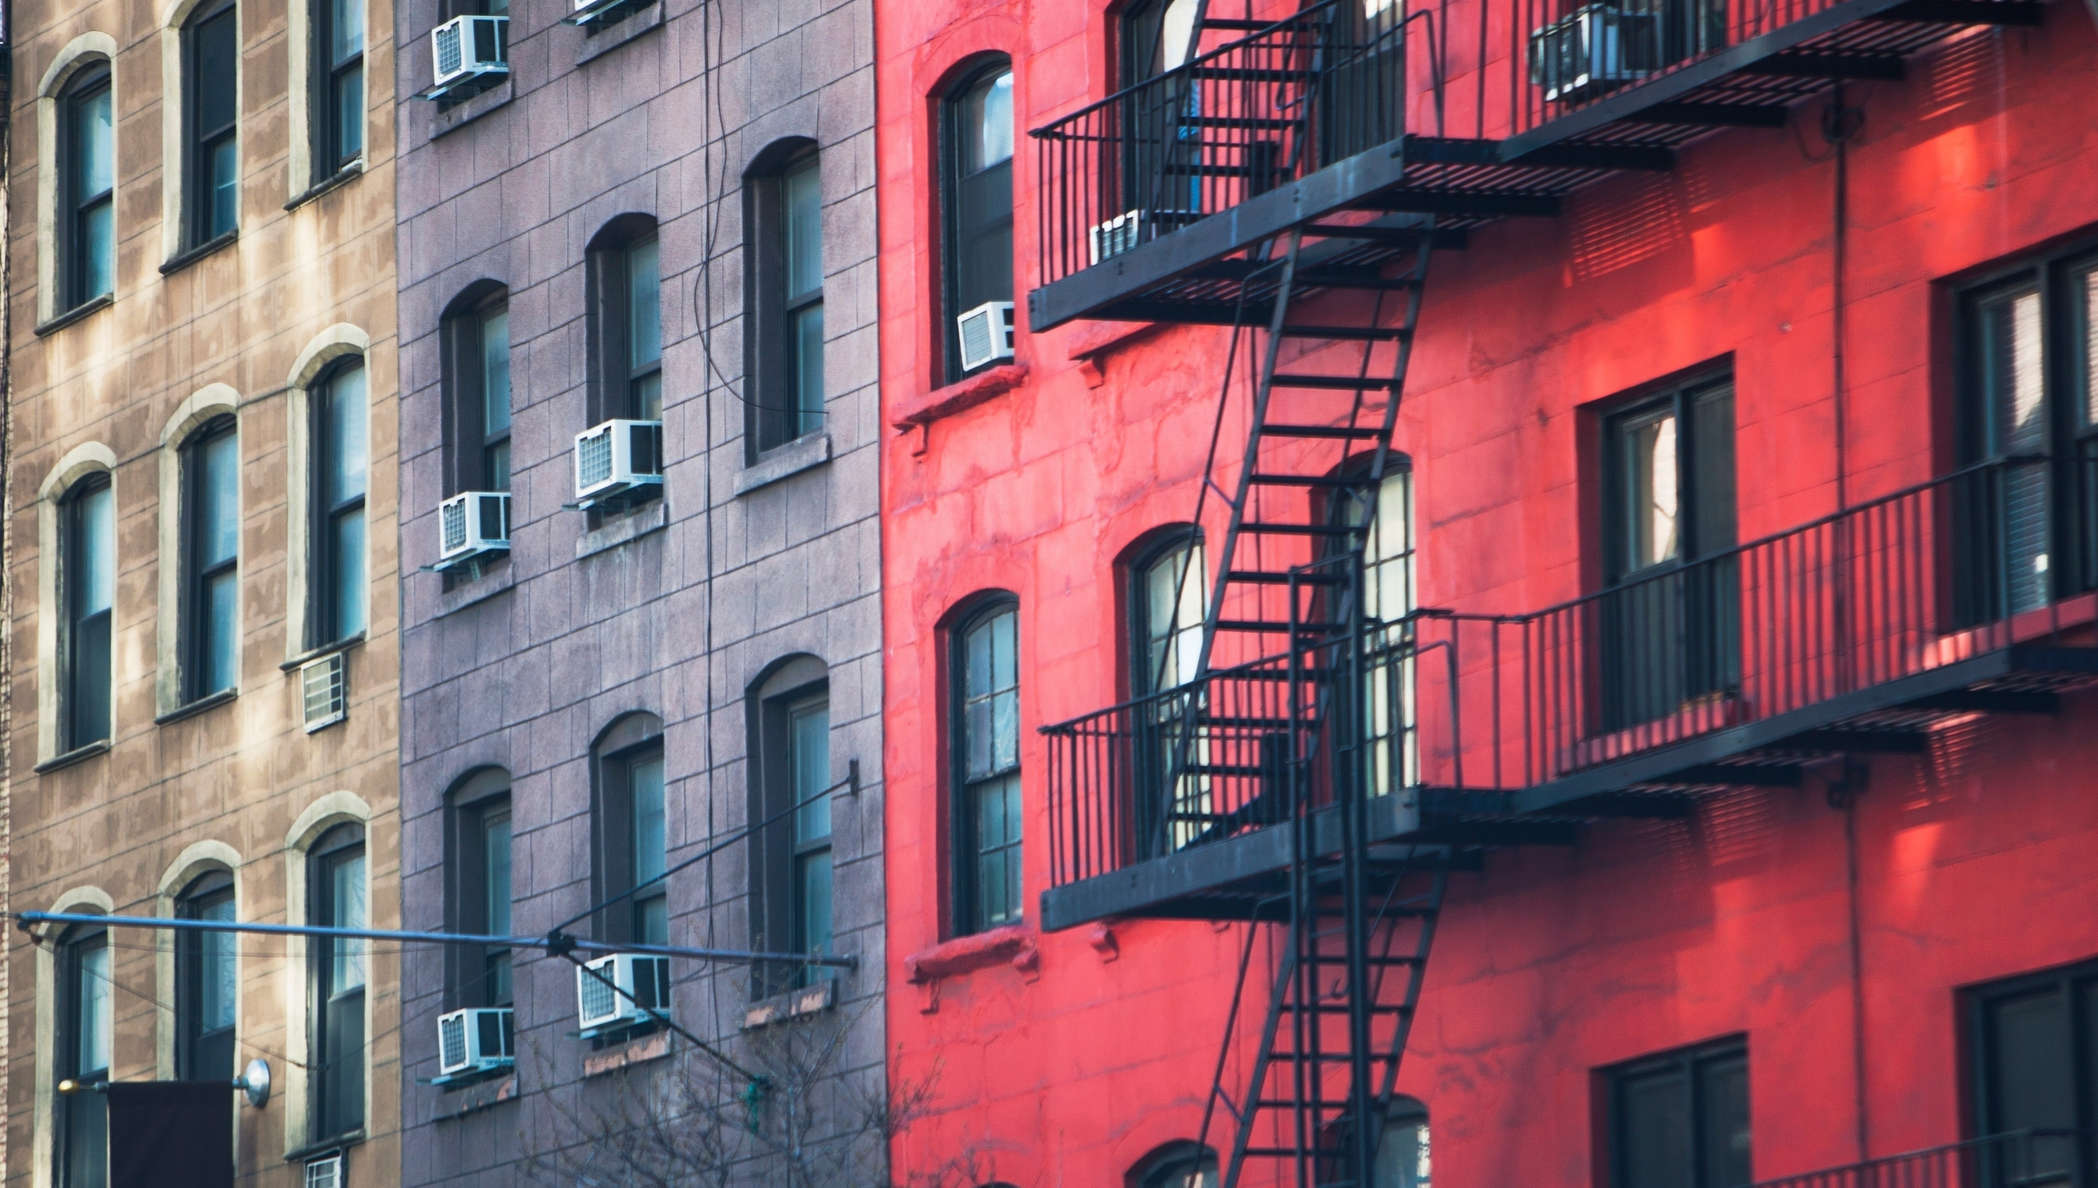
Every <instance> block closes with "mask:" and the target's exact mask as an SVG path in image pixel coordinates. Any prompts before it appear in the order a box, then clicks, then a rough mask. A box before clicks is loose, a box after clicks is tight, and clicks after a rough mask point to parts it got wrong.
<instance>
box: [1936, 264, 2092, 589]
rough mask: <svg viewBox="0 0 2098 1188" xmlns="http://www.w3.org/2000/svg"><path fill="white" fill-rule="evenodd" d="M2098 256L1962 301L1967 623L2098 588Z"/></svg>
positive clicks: (2029, 268)
mask: <svg viewBox="0 0 2098 1188" xmlns="http://www.w3.org/2000/svg"><path fill="white" fill-rule="evenodd" d="M2094 299H2098V255H2093V254H2092V253H2091V252H2090V251H2089V249H2088V247H2086V248H2085V249H2084V250H2083V251H2082V252H2081V253H2072V254H2065V255H2061V256H2055V257H2050V258H2047V259H2043V260H2039V261H2036V262H2033V263H2031V264H2028V265H2025V266H2022V267H2020V268H2018V269H2016V270H2014V271H2012V272H2011V273H2009V274H2008V275H2004V276H1999V277H1997V278H1995V279H1993V280H1992V281H1990V282H1989V283H1987V284H1985V285H1981V286H1977V287H1976V288H1973V289H1970V290H1969V291H1967V292H1966V293H1964V294H1962V296H1961V301H1960V311H1961V321H1962V334H1961V349H1962V355H1963V359H1962V365H1961V377H1962V378H1961V400H1960V404H1961V408H1960V414H1961V416H1960V423H1959V426H1958V432H1957V434H1956V435H1955V436H1956V440H1958V442H1959V443H1960V454H1959V461H1960V462H1961V463H1962V464H1963V465H1967V466H1978V467H1981V469H1980V470H1979V471H1978V472H1976V473H1975V474H1973V475H1971V476H1968V477H1966V478H1963V479H1962V480H1961V481H1960V485H1959V486H1958V488H1957V489H1956V490H1955V492H1954V494H1955V497H1956V500H1957V502H1958V503H1959V504H1960V505H1961V506H1960V508H1959V509H1958V517H1957V521H1956V523H1957V527H1958V537H1959V547H1960V548H1961V550H1962V552H1961V555H1960V558H1959V563H1958V564H1957V565H1956V566H1955V567H1954V572H1955V575H1956V579H1955V587H1954V602H1955V611H1956V614H1957V616H1958V618H1959V620H1960V622H1961V624H1963V625H1965V624H1974V623H1980V622H1986V621H1990V620H1994V619H1998V618H2001V617H2003V616H2004V615H2006V614H2015V613H2018V612H2021V611H2028V610H2033V609H2036V608H2038V607H2042V606H2045V605H2047V603H2049V602H2050V601H2052V600H2054V599H2055V598H2059V597H2066V596H2068V595H2072V594H2079V593H2082V592H2084V591H2086V590H2090V589H2092V588H2094V587H2098V384H2094V383H2093V382H2092V380H2093V372H2094V370H2098V353H2094V351H2093V342H2094V336H2093V329H2094V327H2098V300H2094Z"/></svg>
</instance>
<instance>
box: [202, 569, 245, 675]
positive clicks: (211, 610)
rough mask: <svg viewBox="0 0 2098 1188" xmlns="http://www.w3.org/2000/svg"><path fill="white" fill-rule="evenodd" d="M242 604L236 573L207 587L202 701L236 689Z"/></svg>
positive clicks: (228, 574)
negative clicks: (236, 645) (209, 695)
mask: <svg viewBox="0 0 2098 1188" xmlns="http://www.w3.org/2000/svg"><path fill="white" fill-rule="evenodd" d="M239 601H240V582H239V580H238V578H237V577H236V575H235V574H234V573H233V572H231V571H228V572H225V573H221V574H219V575H217V576H216V577H213V578H211V579H210V580H208V581H207V582H205V583H204V589H203V607H202V608H201V609H202V611H203V618H202V620H201V621H200V622H198V624H197V629H198V630H200V631H202V632H203V633H204V638H203V640H202V641H201V646H200V649H199V659H200V661H201V665H202V671H201V673H200V674H199V676H200V681H199V687H198V688H197V689H196V690H195V693H196V695H197V696H199V697H201V696H203V695H204V694H207V693H216V692H218V691H219V690H220V689H230V688H232V687H233V683H234V680H235V674H234V655H233V652H234V636H235V632H236V631H237V630H238V627H239V611H238V603H239Z"/></svg>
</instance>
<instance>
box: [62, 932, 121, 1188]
mask: <svg viewBox="0 0 2098 1188" xmlns="http://www.w3.org/2000/svg"><path fill="white" fill-rule="evenodd" d="M58 958H59V960H58V969H59V986H58V1010H59V1020H58V1023H59V1026H58V1035H57V1037H56V1038H57V1053H56V1054H57V1060H56V1061H55V1062H54V1068H53V1069H52V1072H53V1074H54V1076H55V1078H56V1079H57V1080H60V1081H64V1080H73V1081H78V1082H80V1083H81V1084H84V1085H94V1084H100V1083H102V1082H104V1081H107V1080H109V1052H110V1027H111V1019H110V997H111V996H110V987H111V982H110V968H109V937H108V934H107V933H105V932H103V931H102V930H101V929H100V928H96V929H94V930H93V931H80V930H77V929H76V930H75V932H74V933H72V934H69V935H68V936H67V937H66V939H65V942H64V944H63V946H62V947H61V949H60V950H59V954H58ZM57 1102H58V1117H57V1119H56V1121H57V1124H58V1135H57V1138H58V1176H57V1180H58V1184H59V1188H102V1185H103V1184H104V1183H105V1182H106V1180H107V1179H108V1175H109V1105H108V1099H107V1098H105V1097H103V1096H102V1095H101V1094H100V1093H94V1092H77V1093H64V1094H60V1095H58V1098H57Z"/></svg>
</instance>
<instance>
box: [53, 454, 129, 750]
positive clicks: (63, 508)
mask: <svg viewBox="0 0 2098 1188" xmlns="http://www.w3.org/2000/svg"><path fill="white" fill-rule="evenodd" d="M98 495H99V496H103V497H105V498H106V499H107V500H108V502H109V523H108V529H109V533H108V538H107V540H106V541H104V542H102V547H101V548H100V549H98V550H96V551H97V552H98V553H99V554H100V555H101V556H100V561H99V563H100V564H102V565H104V566H105V567H106V568H107V570H108V572H107V573H106V574H105V575H104V584H105V585H106V586H107V587H108V589H109V592H110V598H109V602H108V605H105V606H103V607H102V608H101V609H100V610H99V611H91V612H83V608H82V605H81V597H82V595H81V590H82V588H83V586H85V585H86V584H87V583H85V582H83V581H82V574H81V565H82V557H83V555H84V554H85V553H86V551H87V549H88V548H89V547H90V545H91V543H92V542H88V541H85V540H84V539H83V538H84V537H85V535H86V533H87V530H88V526H87V523H86V518H87V513H86V512H85V511H84V505H85V504H86V501H87V500H88V499H90V498H93V497H95V496H98ZM116 515H117V509H116V484H115V481H114V477H113V476H112V475H111V474H110V473H109V472H108V471H106V470H96V471H94V472H92V473H90V474H87V475H84V476H82V477H81V478H80V479H78V480H76V481H75V482H74V483H73V484H72V485H71V486H69V487H67V488H66V490H65V493H64V494H63V495H62V496H60V498H59V501H58V583H57V584H58V603H59V620H58V656H57V660H58V664H57V670H58V674H59V681H58V729H59V748H58V749H59V753H60V754H65V753H68V752H71V751H76V750H78V749H80V748H81V747H85V746H88V745H90V744H92V743H97V742H104V741H107V740H109V739H110V738H111V737H113V736H114V734H115V733H116V669H115V657H116V648H115V645H116V598H115V594H116V577H117V575H116V564H117V551H116ZM93 619H100V620H101V623H100V630H101V633H102V656H101V660H102V663H101V670H102V671H101V672H100V674H99V679H100V681H101V686H102V688H101V698H100V704H101V727H100V729H98V730H95V731H93V732H89V731H87V730H85V729H83V726H84V725H85V724H84V723H83V722H81V721H80V720H79V715H80V712H81V701H82V698H81V692H82V681H83V679H84V677H85V676H86V675H87V674H86V671H85V668H84V666H83V657H82V640H83V637H84V636H85V635H86V633H87V632H88V631H89V630H90V629H91V628H90V622H89V621H90V620H93ZM88 659H92V657H89V658H88Z"/></svg>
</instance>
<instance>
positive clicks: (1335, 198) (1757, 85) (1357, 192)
mask: <svg viewBox="0 0 2098 1188" xmlns="http://www.w3.org/2000/svg"><path fill="white" fill-rule="evenodd" d="M2046 8H2047V4H2046V3H2045V2H2044V0H1838V2H1836V3H1833V4H1831V5H1830V6H1829V7H1827V8H1824V9H1821V10H1820V11H1817V12H1814V13H1811V14H1809V15H1806V16H1803V17H1800V18H1799V19H1797V20H1793V21H1790V22H1788V23H1785V24H1783V25H1781V26H1779V27H1777V28H1775V29H1772V30H1771V31H1769V32H1767V33H1764V34H1761V35H1759V36H1756V37H1753V38H1750V39H1747V40H1744V41H1741V42H1739V43H1737V44H1734V45H1730V46H1727V47H1725V48H1722V49H1719V50H1715V51H1712V52H1710V53H1708V54H1705V55H1703V56H1701V57H1698V58H1696V59H1693V60H1691V61H1689V62H1686V63H1683V64H1680V65H1678V66H1674V67H1671V68H1668V69H1665V70H1663V71H1660V72H1658V73H1656V74H1654V75H1653V76H1651V77H1648V78H1646V79H1643V80H1641V81H1637V82H1633V83H1630V84H1628V85H1625V86H1623V87H1621V88H1619V89H1617V90H1615V91H1612V92H1610V93H1608V94H1605V95H1603V96H1602V97H1600V98H1597V99H1594V100H1592V101H1589V102H1586V103H1582V104H1579V105H1571V104H1569V105H1567V106H1566V107H1565V109H1564V110H1563V111H1562V112H1558V113H1555V114H1550V115H1549V116H1548V118H1545V119H1543V120H1541V121H1540V122H1538V123H1536V125H1535V126H1533V127H1530V128H1528V129H1527V130H1523V131H1520V132H1517V133H1516V134H1514V135H1512V136H1509V137H1506V138H1503V139H1491V138H1487V139H1480V138H1452V137H1441V136H1426V135H1418V134H1411V133H1409V134H1405V135H1401V136H1399V137H1397V138H1395V139H1392V140H1390V141H1387V142H1385V143H1383V144H1380V145H1377V146H1375V147H1373V148H1371V149H1369V150H1367V151H1364V152H1359V153H1356V154H1354V155H1352V156H1349V157H1345V158H1343V159H1341V160H1338V161H1335V162H1333V163H1331V164H1328V165H1325V166H1324V167H1322V168H1318V169H1316V170H1314V171H1312V172H1309V173H1306V174H1304V175H1303V176H1301V177H1296V178H1291V179H1284V180H1281V181H1279V182H1278V183H1277V184H1274V185H1273V186H1272V187H1271V188H1267V189H1264V190H1261V191H1260V192H1257V193H1251V194H1247V195H1245V196H1244V197H1242V198H1240V199H1239V200H1237V201H1236V202H1234V203H1233V204H1231V205H1229V206H1227V207H1225V208H1224V209H1221V210H1218V211H1215V212H1214V213H1209V214H1206V215H1200V216H1199V217H1186V216H1182V217H1181V219H1180V220H1179V221H1177V222H1175V223H1173V224H1172V225H1171V226H1170V227H1168V228H1166V229H1164V230H1161V231H1160V232H1159V233H1157V234H1156V235H1155V236H1154V237H1152V238H1149V239H1146V240H1144V241H1142V242H1138V243H1133V244H1131V245H1129V246H1127V247H1125V248H1122V249H1120V250H1117V251H1115V252H1114V253H1113V254H1112V255H1109V256H1108V257H1107V258H1105V259H1101V260H1098V262H1096V263H1090V264H1087V265H1083V266H1078V267H1074V268H1070V269H1069V270H1068V274H1066V275H1057V274H1058V273H1059V272H1061V271H1065V270H1062V269H1057V268H1045V270H1044V278H1045V280H1044V283H1043V284H1042V285H1041V286H1040V287H1038V288H1036V289H1034V290H1032V291H1031V292H1030V293H1029V294H1028V323H1029V326H1030V327H1031V328H1032V329H1033V330H1034V331H1036V332H1040V331H1043V330H1048V329H1050V328H1052V327H1055V326H1058V325H1061V324H1063V323H1065V322H1069V321H1072V320H1075V319H1079V318H1092V319H1100V320H1108V321H1168V322H1178V323H1221V324H1227V325H1228V324H1231V323H1232V322H1233V321H1234V320H1235V319H1236V317H1237V314H1238V306H1239V303H1240V302H1241V301H1244V302H1246V303H1247V309H1246V317H1247V320H1257V319H1258V318H1259V317H1261V316H1262V315H1263V313H1264V311H1263V310H1262V309H1261V308H1260V306H1259V302H1260V292H1259V289H1260V287H1261V284H1260V282H1261V281H1262V279H1263V277H1266V278H1267V279H1268V280H1270V281H1271V280H1272V276H1271V275H1269V274H1270V273H1271V272H1272V268H1273V263H1274V261H1273V257H1274V256H1276V255H1277V254H1278V253H1276V252H1275V251H1273V250H1272V246H1271V245H1272V244H1273V243H1274V242H1275V240H1276V239H1277V237H1279V236H1282V235H1284V234H1286V233H1287V232H1288V231H1289V230H1290V229H1292V228H1294V227H1298V226H1304V227H1305V229H1306V232H1307V239H1308V240H1309V241H1312V242H1309V243H1308V246H1307V248H1306V255H1305V264H1306V266H1307V267H1308V266H1311V265H1314V264H1318V265H1325V266H1328V267H1327V268H1326V269H1325V271H1326V272H1327V273H1328V275H1326V276H1325V277H1323V278H1314V279H1312V280H1310V281H1307V282H1300V283H1299V285H1298V291H1299V293H1300V294H1302V295H1309V294H1312V293H1315V292H1317V291H1320V290H1321V289H1325V288H1332V289H1347V288H1351V287H1358V286H1355V285H1353V284H1351V283H1349V277H1348V276H1347V275H1345V274H1346V273H1350V272H1353V273H1363V274H1366V275H1368V276H1369V277H1370V278H1371V279H1370V281H1369V282H1368V283H1364V284H1362V285H1360V286H1359V287H1362V288H1375V287H1376V285H1375V283H1374V275H1375V273H1376V270H1378V269H1379V268H1381V267H1382V266H1383V265H1385V264H1386V263H1389V262H1391V261H1393V260H1396V259H1399V258H1401V257H1403V256H1405V255H1407V254H1408V253H1410V252H1411V251H1412V250H1413V249H1415V248H1417V247H1418V246H1419V245H1420V243H1421V242H1422V239H1423V237H1424V236H1428V235H1431V234H1433V235H1437V236H1440V237H1441V238H1442V240H1443V243H1441V244H1439V245H1438V246H1462V245H1463V242H1464V232H1465V231H1466V230H1468V229H1470V228H1474V227H1478V226H1482V225H1485V224H1488V223H1491V222H1495V221H1498V220H1500V219H1504V218H1510V217H1553V216H1555V215H1556V214H1557V213H1558V211H1559V209H1560V204H1561V202H1562V201H1563V199H1564V198H1565V197H1566V196H1567V195H1569V194H1571V193H1573V192H1574V191H1576V190H1579V189H1581V188H1583V187H1585V186H1589V185H1592V184H1594V183H1596V182H1599V181H1602V180H1605V179H1607V178H1609V177H1613V176H1617V175H1619V174H1622V173H1626V172H1639V171H1665V170H1668V169H1672V168H1673V167H1674V161H1675V154H1676V150H1678V149H1680V148H1682V147H1683V146H1685V145H1688V144H1690V143H1691V142H1693V141H1696V140H1699V139H1701V138H1704V137H1706V136H1709V135H1712V134H1714V133H1716V132H1720V131H1725V130H1730V129H1741V128H1763V129H1782V128H1783V127H1784V126H1785V125H1786V123H1787V122H1788V120H1789V119H1790V118H1791V116H1790V111H1791V109H1792V108H1793V107H1795V106H1797V105H1798V104H1800V103H1802V102H1804V101H1805V100H1807V99H1809V98H1812V97H1813V96H1814V95H1816V94H1819V93H1821V92H1824V91H1826V90H1828V89H1829V88H1830V87H1831V86H1833V85H1834V84H1836V83H1837V82H1840V81H1842V80H1845V79H1858V80H1876V81H1886V80H1898V79H1900V78H1902V77H1903V74H1904V70H1905V65H1904V63H1905V61H1906V59H1907V58H1909V57H1910V56H1912V55H1914V54H1916V53H1919V52H1921V51H1923V50H1926V49H1928V48H1929V47H1930V46H1931V45H1933V44H1934V43H1936V42H1939V41H1942V40H1943V39H1945V38H1946V37H1948V36H1951V35H1953V34H1955V33H1958V32H1960V31H1962V30H1966V29H1971V28H1976V27H1987V26H2009V27H2032V26H2037V25H2039V24H2041V22H2042V20H2043V17H2044V13H2045V10H2046ZM1449 85H1450V86H1451V87H1453V88H1455V87H1461V86H1464V85H1465V84H1464V83H1463V81H1462V80H1452V81H1451V83H1450V84H1449ZM1059 135H1060V133H1059V131H1058V128H1057V127H1055V126H1052V127H1049V128H1044V129H1039V130H1037V131H1036V132H1035V136H1036V137H1037V138H1038V139H1040V140H1044V141H1045V142H1047V143H1049V144H1051V145H1052V146H1053V145H1054V144H1055V143H1056V139H1057V137H1058V136H1059ZM1364 216H1367V218H1366V219H1365V217H1364ZM1067 230H1068V229H1067ZM1336 269H1337V270H1339V271H1338V272H1335V271H1334V270H1336ZM1320 279H1324V280H1327V281H1330V282H1332V283H1330V284H1321V283H1319V281H1320ZM1270 287H1272V286H1271V285H1270Z"/></svg>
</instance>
